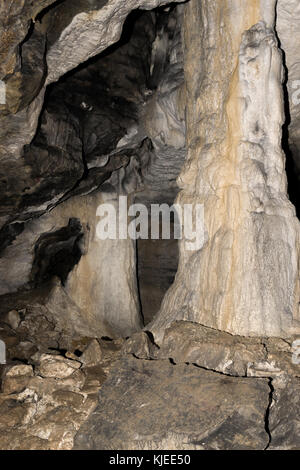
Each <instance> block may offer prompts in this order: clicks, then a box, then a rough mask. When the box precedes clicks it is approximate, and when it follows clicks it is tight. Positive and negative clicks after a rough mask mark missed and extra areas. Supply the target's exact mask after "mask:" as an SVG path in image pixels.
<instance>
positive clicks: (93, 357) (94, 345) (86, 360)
mask: <svg viewBox="0 0 300 470" xmlns="http://www.w3.org/2000/svg"><path fill="white" fill-rule="evenodd" d="M101 359H102V351H101V347H100V345H99V343H98V341H97V340H96V339H93V340H92V341H91V342H90V344H89V345H88V346H87V347H86V349H85V350H84V351H83V353H82V355H81V356H80V358H79V360H80V362H81V363H82V364H84V365H85V366H90V367H91V366H95V365H97V364H99V362H101Z"/></svg>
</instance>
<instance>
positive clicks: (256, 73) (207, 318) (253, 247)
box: [149, 0, 300, 338]
mask: <svg viewBox="0 0 300 470" xmlns="http://www.w3.org/2000/svg"><path fill="white" fill-rule="evenodd" d="M274 21H275V2H274V1H270V2H265V1H259V0H257V1H255V2H251V7H250V5H249V4H248V3H246V2H239V1H235V0H232V1H231V0H230V1H228V2H223V1H215V2H209V1H203V2H197V1H196V0H194V1H193V0H192V1H191V2H189V4H188V5H187V7H186V15H185V81H186V89H187V91H186V93H187V145H188V148H189V152H188V157H187V160H186V163H185V166H184V169H183V171H182V173H181V175H180V177H179V179H178V181H179V185H180V187H181V188H182V190H181V192H180V194H179V196H178V198H177V203H179V204H185V203H191V204H197V203H198V204H203V205H204V231H205V237H204V245H203V247H202V248H201V249H199V250H198V251H195V252H194V251H188V250H187V249H186V247H185V241H184V240H183V241H182V242H181V244H180V261H179V269H178V272H177V275H176V279H175V282H174V284H173V286H172V287H171V288H170V290H169V291H168V293H167V295H166V297H165V298H164V301H163V304H162V307H161V310H160V312H159V313H158V315H157V317H156V319H155V320H154V322H153V324H152V325H150V326H149V329H151V331H153V333H154V334H155V336H156V337H157V338H160V337H161V335H162V332H163V330H164V328H165V327H166V326H167V325H169V324H170V322H171V321H174V320H189V321H195V322H198V323H201V324H203V325H207V326H210V327H212V328H217V329H219V330H223V331H227V332H230V333H233V334H239V335H243V336H255V335H256V336H259V335H266V336H278V337H287V336H289V335H291V334H293V333H295V334H296V333H297V332H298V333H299V328H300V323H299V320H300V317H299V234H300V225H299V221H298V219H297V218H296V215H295V209H294V207H293V206H292V204H291V203H290V202H289V200H288V197H287V181H286V175H285V156H284V153H283V151H282V148H281V127H282V125H283V123H284V106H283V91H282V82H283V79H284V74H283V65H282V56H281V52H280V50H279V48H278V43H277V39H276V34H275V32H274V29H273V27H274ZM199 31H201V34H199ZM200 64H201V65H200Z"/></svg>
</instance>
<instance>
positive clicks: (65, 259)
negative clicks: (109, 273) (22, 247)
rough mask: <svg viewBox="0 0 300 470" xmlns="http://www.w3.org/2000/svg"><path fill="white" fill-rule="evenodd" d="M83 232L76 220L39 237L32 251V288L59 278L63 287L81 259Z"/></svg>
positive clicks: (71, 220)
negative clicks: (55, 277)
mask: <svg viewBox="0 0 300 470" xmlns="http://www.w3.org/2000/svg"><path fill="white" fill-rule="evenodd" d="M82 238H83V231H82V226H81V224H80V221H79V220H78V219H70V221H69V224H68V225H67V226H66V227H63V228H61V229H59V230H57V231H55V232H51V233H46V234H43V235H41V237H40V238H39V239H38V241H37V243H36V246H35V250H34V253H35V255H34V261H33V264H32V271H31V279H32V284H33V287H38V286H40V285H42V284H44V283H45V282H47V281H49V280H51V279H52V278H53V277H54V276H57V277H59V278H60V280H61V282H62V284H63V285H64V284H65V282H66V280H67V277H68V275H69V273H70V272H71V271H72V269H73V268H74V266H75V265H76V264H78V262H79V260H80V258H81V254H82V251H81V242H82Z"/></svg>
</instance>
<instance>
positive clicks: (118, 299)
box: [0, 193, 142, 337]
mask: <svg viewBox="0 0 300 470" xmlns="http://www.w3.org/2000/svg"><path fill="white" fill-rule="evenodd" d="M112 197H113V200H111V202H112V203H115V197H114V196H112ZM103 202H109V200H107V198H106V200H105V199H104V198H103V195H102V194H101V193H94V194H93V195H91V196H84V197H77V198H76V197H74V198H72V199H69V200H68V201H66V202H65V203H64V204H60V205H59V206H58V207H57V208H55V209H54V210H53V211H52V212H50V214H46V215H44V216H42V217H40V218H39V219H38V220H33V221H31V222H30V223H28V224H27V226H26V228H25V230H24V232H23V234H22V236H21V237H18V238H17V239H16V241H15V242H13V243H12V245H10V246H9V247H8V248H7V249H6V251H5V253H4V256H3V257H2V260H1V263H0V272H1V273H2V276H1V277H2V279H3V281H2V285H1V290H2V292H1V293H2V294H5V293H7V292H9V291H14V290H17V289H21V288H22V287H24V285H27V286H29V285H30V283H31V282H32V281H34V279H33V278H32V276H33V272H32V266H33V265H34V258H35V256H36V250H35V251H34V249H33V247H35V246H36V245H37V242H38V240H39V239H40V237H41V235H42V234H44V233H47V234H51V232H54V231H55V232H56V230H57V229H58V228H61V227H66V226H67V225H68V223H69V221H70V219H72V218H74V219H77V220H80V223H81V226H82V230H83V232H82V233H83V238H82V240H81V241H80V246H79V250H80V256H79V260H78V258H77V263H78V264H77V265H76V266H75V267H74V269H73V270H72V271H71V273H70V274H69V275H68V276H67V278H66V279H65V283H64V284H65V286H60V285H59V284H58V285H57V286H56V287H55V288H54V290H53V288H52V289H51V290H50V293H47V294H46V297H45V300H44V304H46V305H47V307H48V309H49V310H50V311H52V312H53V314H54V315H55V317H56V318H57V321H58V323H59V324H60V325H61V327H62V329H63V330H64V331H66V330H68V329H69V330H70V331H72V329H73V332H74V331H77V332H78V333H80V332H81V334H82V335H86V336H98V337H101V336H110V337H115V336H116V335H121V336H129V335H130V334H132V333H134V332H135V331H138V330H139V329H140V328H141V327H142V320H141V316H140V309H139V303H138V298H137V284H136V283H137V281H136V275H135V270H136V266H135V246H134V243H133V241H132V240H130V239H128V240H122V241H119V240H99V239H98V237H97V234H96V226H97V224H98V221H99V219H98V217H96V212H97V208H98V205H99V204H100V203H103ZM72 236H73V234H72ZM51 246H52V251H53V253H54V254H55V253H59V252H60V251H61V249H62V243H61V241H60V240H59V239H58V241H57V243H54V244H53V245H49V247H50V248H51ZM50 248H49V249H50ZM49 249H48V251H47V250H46V251H44V252H42V261H43V263H44V267H43V271H44V272H46V273H47V272H49V269H51V257H50V258H47V256H46V255H47V252H49ZM71 253H72V250H71ZM68 257H70V253H69V252H68V250H67V252H66V256H65V257H64V258H62V259H63V265H65V263H66V262H67V258H68ZM47 259H48V263H47ZM55 259H56V261H55V263H56V266H57V257H56V258H55ZM8 264H9V265H10V266H11V267H10V270H9V271H7V265H8ZM72 268H73V266H72ZM43 271H41V268H40V269H39V273H41V272H43ZM55 274H56V275H57V276H59V275H60V273H59V272H56V273H55ZM39 277H40V275H39V276H38V278H39Z"/></svg>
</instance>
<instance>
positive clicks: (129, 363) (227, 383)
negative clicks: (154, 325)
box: [74, 357, 269, 450]
mask: <svg viewBox="0 0 300 470" xmlns="http://www.w3.org/2000/svg"><path fill="white" fill-rule="evenodd" d="M174 390H176V393H174ZM268 395H269V387H268V383H267V380H265V379H241V378H232V377H226V376H223V375H221V374H216V373H213V372H209V371H204V370H201V369H198V368H196V367H194V366H187V365H181V366H173V365H171V364H170V363H169V362H168V361H144V360H138V359H134V358H132V357H131V358H130V357H128V358H124V359H122V360H121V361H120V362H119V363H117V364H116V365H115V366H114V368H113V370H112V371H111V375H110V377H109V378H108V380H107V381H106V382H105V384H104V385H103V387H102V389H101V391H100V396H99V400H100V403H101V404H99V405H98V407H97V408H96V410H95V411H94V412H93V413H92V414H91V416H90V418H89V419H88V420H87V421H86V422H85V424H84V425H83V426H82V427H81V428H80V430H79V432H78V433H77V435H76V438H75V447H74V448H75V449H86V450H88V449H94V450H95V449H98V450H99V449H119V450H121V449H139V450H141V449H160V450H162V449H181V450H182V449H220V448H222V449H254V448H256V449H263V448H265V447H266V446H267V444H268V439H269V438H268V435H267V433H266V431H265V428H264V416H265V412H266V408H267V407H268V399H269V398H268ZM187 400H188V402H187Z"/></svg>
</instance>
